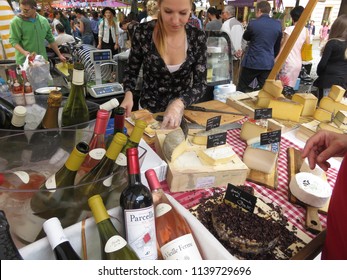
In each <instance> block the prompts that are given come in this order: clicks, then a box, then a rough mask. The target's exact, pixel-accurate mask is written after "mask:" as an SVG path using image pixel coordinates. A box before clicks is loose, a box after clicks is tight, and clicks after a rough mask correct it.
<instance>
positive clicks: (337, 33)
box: [313, 15, 347, 100]
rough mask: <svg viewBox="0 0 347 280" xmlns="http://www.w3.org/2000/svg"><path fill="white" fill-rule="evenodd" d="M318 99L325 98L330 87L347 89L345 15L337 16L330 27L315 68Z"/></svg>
mask: <svg viewBox="0 0 347 280" xmlns="http://www.w3.org/2000/svg"><path fill="white" fill-rule="evenodd" d="M317 75H318V78H317V79H316V80H315V81H314V83H313V85H314V86H316V87H317V88H318V94H317V95H318V96H317V97H318V99H319V100H320V99H321V98H322V97H323V96H327V95H328V94H329V91H330V89H331V86H332V85H338V86H341V87H343V88H344V89H347V15H341V16H339V17H338V18H337V19H336V20H335V21H334V23H333V25H332V26H331V30H330V34H329V39H328V42H327V43H326V44H325V46H324V48H323V49H322V57H321V60H320V61H319V63H318V66H317Z"/></svg>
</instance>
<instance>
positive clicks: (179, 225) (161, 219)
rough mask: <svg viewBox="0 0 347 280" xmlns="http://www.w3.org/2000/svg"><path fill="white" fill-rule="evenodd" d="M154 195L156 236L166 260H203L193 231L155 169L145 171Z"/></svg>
mask: <svg viewBox="0 0 347 280" xmlns="http://www.w3.org/2000/svg"><path fill="white" fill-rule="evenodd" d="M145 176H146V179H147V182H148V184H149V186H150V189H151V191H152V195H153V202H154V207H155V224H156V237H157V242H158V245H159V247H160V251H161V254H162V256H163V258H164V259H165V260H188V259H190V260H201V259H202V258H201V255H200V252H199V249H198V246H197V245H196V243H195V241H194V237H193V235H192V231H191V229H190V226H189V224H188V223H187V221H186V220H185V219H184V217H183V216H182V215H181V214H180V213H178V212H177V210H176V209H175V208H174V206H173V205H172V204H171V202H170V201H169V199H168V198H167V196H166V195H165V193H164V191H163V189H162V187H161V185H160V183H159V180H158V177H157V175H156V173H155V171H154V170H153V169H148V170H147V171H146V172H145Z"/></svg>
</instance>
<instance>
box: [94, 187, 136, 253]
mask: <svg viewBox="0 0 347 280" xmlns="http://www.w3.org/2000/svg"><path fill="white" fill-rule="evenodd" d="M88 204H89V207H90V209H91V210H92V213H93V216H94V220H95V223H96V225H97V228H98V231H99V236H100V248H101V258H102V259H103V260H138V259H139V258H138V256H137V254H136V253H135V251H134V250H133V249H132V248H131V247H130V246H129V245H128V243H127V242H126V240H125V239H124V238H123V237H122V236H121V235H120V234H119V232H118V231H117V229H116V228H115V226H114V225H113V224H112V222H111V219H110V216H109V215H108V213H107V211H106V208H105V205H104V203H103V201H102V198H101V196H100V195H98V194H97V195H94V196H92V197H90V198H89V199H88Z"/></svg>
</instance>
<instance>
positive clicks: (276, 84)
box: [263, 79, 283, 98]
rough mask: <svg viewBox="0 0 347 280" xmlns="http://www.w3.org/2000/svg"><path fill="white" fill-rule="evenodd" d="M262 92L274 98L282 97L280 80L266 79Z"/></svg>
mask: <svg viewBox="0 0 347 280" xmlns="http://www.w3.org/2000/svg"><path fill="white" fill-rule="evenodd" d="M263 90H264V91H266V92H267V93H268V94H270V95H271V96H272V97H274V98H278V97H282V96H283V95H282V91H283V86H282V82H281V80H272V79H266V81H265V83H264V86H263Z"/></svg>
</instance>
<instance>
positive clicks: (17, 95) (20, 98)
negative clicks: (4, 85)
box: [10, 70, 25, 106]
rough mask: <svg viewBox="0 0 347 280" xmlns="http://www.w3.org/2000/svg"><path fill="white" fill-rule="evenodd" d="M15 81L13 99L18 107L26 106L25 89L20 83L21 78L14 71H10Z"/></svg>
mask: <svg viewBox="0 0 347 280" xmlns="http://www.w3.org/2000/svg"><path fill="white" fill-rule="evenodd" d="M10 73H11V75H12V79H13V86H12V97H13V100H14V102H15V104H16V105H19V106H25V98H24V87H23V85H22V84H21V83H20V81H19V77H17V74H16V72H15V71H14V70H12V71H10Z"/></svg>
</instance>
